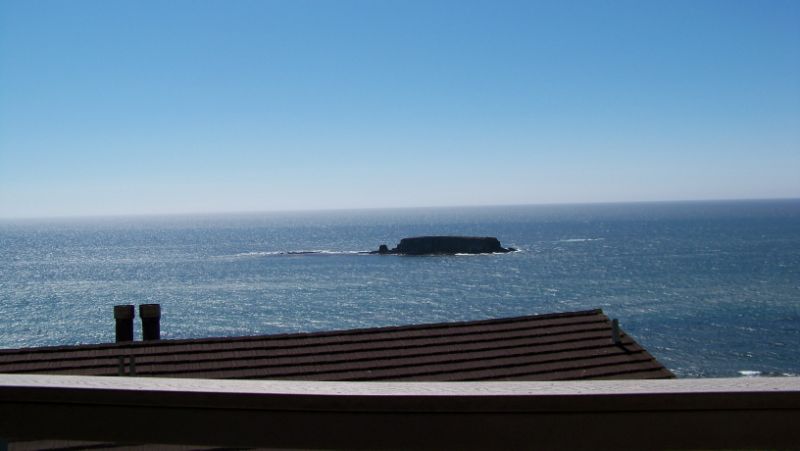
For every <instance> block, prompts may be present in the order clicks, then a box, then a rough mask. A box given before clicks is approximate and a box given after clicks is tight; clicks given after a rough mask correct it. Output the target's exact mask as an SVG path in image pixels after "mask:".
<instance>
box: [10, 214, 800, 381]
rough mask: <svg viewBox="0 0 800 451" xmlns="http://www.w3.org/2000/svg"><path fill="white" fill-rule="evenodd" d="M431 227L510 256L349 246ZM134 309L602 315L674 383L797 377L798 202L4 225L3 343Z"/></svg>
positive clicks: (271, 323) (361, 316) (56, 334)
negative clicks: (484, 240)
mask: <svg viewBox="0 0 800 451" xmlns="http://www.w3.org/2000/svg"><path fill="white" fill-rule="evenodd" d="M435 234H442V235H445V234H448V235H449V234H453V235H481V236H483V235H487V236H496V237H498V238H499V239H500V241H501V242H502V243H503V245H506V246H514V247H516V248H519V249H520V250H521V251H520V252H516V253H512V254H504V255H478V256H430V257H404V256H378V255H362V254H358V253H357V252H359V251H367V250H374V249H377V247H378V245H379V244H382V243H386V244H388V245H389V246H390V247H392V246H394V245H395V244H396V243H397V242H398V241H399V240H400V239H401V238H403V237H407V236H415V235H435ZM297 251H317V252H318V253H314V254H304V255H292V254H288V253H289V252H297ZM141 303H160V304H161V305H162V310H163V318H162V336H163V337H164V338H189V337H207V336H231V335H249V334H269V333H279V332H298V331H318V330H332V329H348V328H356V327H371V326H385V325H401V324H413V323H427V322H440V321H458V320H473V319H486V318H495V317H504V316H515V315H527V314H533V313H549V312H561V311H575V310H585V309H593V308H602V309H603V310H604V311H605V312H606V313H607V314H608V315H609V316H610V317H614V318H619V319H620V323H621V325H622V327H623V329H625V330H626V331H627V332H628V333H630V334H631V335H633V336H634V338H635V339H637V340H638V341H639V342H640V343H641V344H642V345H643V346H644V347H645V348H647V349H648V350H649V351H650V352H651V353H652V354H654V355H655V356H656V357H657V358H658V359H659V360H660V361H661V362H662V363H664V364H665V365H666V366H667V367H669V368H670V369H671V370H673V371H674V372H675V373H676V374H677V375H679V376H681V377H715V376H736V375H752V374H764V375H797V374H800V200H784V201H742V202H691V203H643V204H606V205H561V206H524V207H489V208H449V209H403V210H373V211H337V212H307V213H265V214H241V215H215V216H173V217H128V218H87V219H69V220H67V219H61V220H29V221H8V220H7V221H1V222H0V347H2V348H16V347H29V346H43V345H61V344H76V343H97V342H109V341H113V339H114V321H113V315H112V306H113V305H116V304H141ZM136 333H137V336H139V331H138V324H137V332H136Z"/></svg>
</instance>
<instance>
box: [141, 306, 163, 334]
mask: <svg viewBox="0 0 800 451" xmlns="http://www.w3.org/2000/svg"><path fill="white" fill-rule="evenodd" d="M139 317H140V318H142V340H144V341H149V340H160V339H161V305H160V304H141V305H139Z"/></svg>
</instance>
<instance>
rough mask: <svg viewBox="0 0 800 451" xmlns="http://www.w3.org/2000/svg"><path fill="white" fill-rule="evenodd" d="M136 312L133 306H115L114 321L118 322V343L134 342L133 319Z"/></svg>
mask: <svg viewBox="0 0 800 451" xmlns="http://www.w3.org/2000/svg"><path fill="white" fill-rule="evenodd" d="M134 316H136V310H134V308H133V306H132V305H115V306H114V319H115V320H117V343H119V342H121V341H133V317H134Z"/></svg>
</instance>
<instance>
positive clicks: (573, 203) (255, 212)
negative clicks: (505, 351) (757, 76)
mask: <svg viewBox="0 0 800 451" xmlns="http://www.w3.org/2000/svg"><path fill="white" fill-rule="evenodd" d="M793 200H798V201H800V197H763V198H760V197H759V198H755V197H754V198H705V199H674V200H623V201H566V202H534V203H498V204H477V205H463V204H462V205H428V206H400V207H351V208H348V207H341V208H336V207H334V208H297V209H274V210H270V209H264V210H219V211H187V212H166V213H164V212H160V213H159V212H152V213H107V214H106V213H98V214H75V215H70V214H67V215H41V216H2V215H0V221H12V222H13V221H53V220H80V219H115V218H154V217H179V216H229V215H231V216H232V215H259V214H291V213H333V212H369V211H387V210H433V209H470V208H476V209H477V208H498V207H501V208H502V207H505V208H513V207H536V206H542V207H544V206H580V205H586V206H593V205H634V204H671V203H676V204H677V203H714V202H769V201H773V202H774V201H793Z"/></svg>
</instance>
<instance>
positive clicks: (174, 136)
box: [0, 0, 800, 217]
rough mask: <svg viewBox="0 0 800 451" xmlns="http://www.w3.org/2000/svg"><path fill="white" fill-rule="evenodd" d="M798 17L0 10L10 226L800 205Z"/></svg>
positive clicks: (422, 5) (578, 10)
mask: <svg viewBox="0 0 800 451" xmlns="http://www.w3.org/2000/svg"><path fill="white" fill-rule="evenodd" d="M798 24H800V1H796V0H789V1H735V0H725V1H702V0H691V1H674V0H670V1H664V2H660V1H641V0H635V1H623V0H619V1H601V0H592V1H571V2H570V1H552V2H536V1H532V0H526V1H520V2H512V1H505V2H504V1H483V2H472V1H464V0H458V1H452V2H450V1H433V0H426V1H375V0H367V1H345V0H337V1H323V0H319V1H301V0H287V1H254V2H250V1H241V0H240V1H202V0H197V1H195V0H193V1H143V0H136V1H122V0H119V1H106V0H102V1H80V0H75V1H33V0H24V1H8V0H0V217H35V216H61V215H70V216H72V215H95V214H128V213H130V214H142V213H184V212H221V211H262V210H263V211H266V210H294V209H321V208H322V209H327V208H371V207H409V206H444V205H491V204H531V203H560V202H609V201H649V200H689V199H732V198H781V197H800V25H798Z"/></svg>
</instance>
